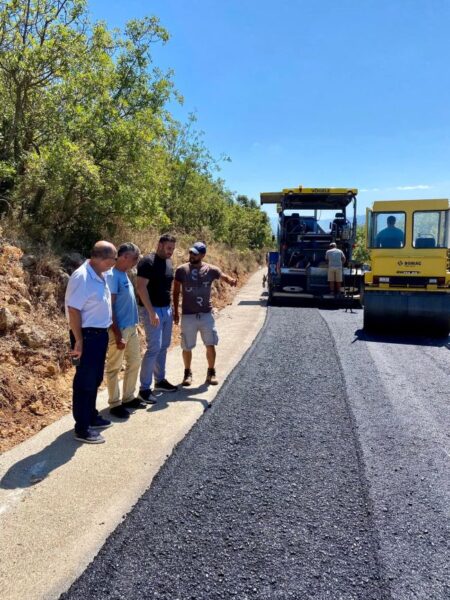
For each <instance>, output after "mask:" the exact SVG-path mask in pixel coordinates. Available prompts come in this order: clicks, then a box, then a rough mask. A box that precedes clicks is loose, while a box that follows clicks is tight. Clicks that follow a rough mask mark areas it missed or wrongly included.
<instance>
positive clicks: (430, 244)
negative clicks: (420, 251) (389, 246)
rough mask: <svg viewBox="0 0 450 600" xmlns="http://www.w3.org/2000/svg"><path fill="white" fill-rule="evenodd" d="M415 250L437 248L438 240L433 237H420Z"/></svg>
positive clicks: (415, 243)
mask: <svg viewBox="0 0 450 600" xmlns="http://www.w3.org/2000/svg"><path fill="white" fill-rule="evenodd" d="M414 247H415V248H436V240H435V239H434V237H433V236H432V235H430V236H428V237H418V238H416V241H415V242H414Z"/></svg>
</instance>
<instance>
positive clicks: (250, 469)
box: [62, 307, 450, 600]
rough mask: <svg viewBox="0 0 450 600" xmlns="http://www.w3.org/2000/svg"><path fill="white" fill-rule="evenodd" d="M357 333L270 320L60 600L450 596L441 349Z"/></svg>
mask: <svg viewBox="0 0 450 600" xmlns="http://www.w3.org/2000/svg"><path fill="white" fill-rule="evenodd" d="M361 322H362V318H361V313H360V311H357V312H355V313H350V312H345V311H344V310H342V309H337V310H326V309H322V310H319V309H317V308H308V307H272V308H269V310H268V317H267V321H266V324H265V326H264V327H263V329H262V330H261V332H260V334H259V337H258V338H257V340H256V341H255V343H254V345H253V347H252V348H251V350H250V351H249V352H248V353H247V355H246V356H245V357H244V359H243V360H242V361H241V363H240V364H239V366H238V367H237V368H236V369H235V370H234V371H233V373H232V374H231V376H230V377H229V379H228V381H227V382H226V383H225V385H224V386H223V388H222V389H221V391H220V392H219V394H218V396H217V398H216V400H215V402H214V403H213V407H212V408H211V409H210V410H209V411H207V412H206V413H205V415H204V416H203V417H202V419H200V421H199V422H198V423H197V424H196V425H195V426H194V428H193V429H192V430H191V432H190V433H189V434H188V435H187V437H186V438H185V439H184V440H183V441H182V442H181V443H180V444H179V445H178V446H177V448H176V450H175V451H174V453H173V454H172V456H171V457H170V458H169V460H168V461H167V462H166V463H165V465H164V466H163V467H162V469H161V471H160V472H159V474H158V475H157V476H156V477H155V479H154V480H153V482H152V485H151V487H150V488H149V489H148V490H147V491H146V493H145V494H144V495H143V497H142V498H141V499H140V500H139V502H138V503H137V504H136V506H135V507H134V508H133V510H132V511H131V512H130V513H129V515H128V516H127V517H126V519H125V520H124V522H123V523H122V524H121V525H120V526H119V527H118V528H117V530H116V531H115V532H114V533H113V534H112V535H111V536H110V538H109V539H108V540H107V542H106V543H105V545H104V547H103V548H102V550H101V551H100V552H99V554H98V556H97V557H96V559H95V560H94V561H93V563H92V564H91V565H90V566H89V567H88V569H87V570H86V571H85V573H84V574H83V575H82V576H81V577H80V578H79V579H78V580H77V581H76V582H75V583H74V584H73V585H72V587H71V588H70V590H69V591H68V592H67V593H66V594H64V595H63V596H62V598H65V599H78V598H80V599H81V598H83V599H85V598H89V599H96V598H99V599H100V598H102V599H103V598H104V599H107V598H108V599H114V600H116V599H117V600H118V599H124V600H125V599H126V600H131V599H135V598H136V599H137V598H155V599H156V598H158V599H166V600H175V599H180V600H187V599H194V598H195V599H204V600H215V599H216V598H217V599H219V598H226V599H228V598H238V599H239V600H243V599H246V598H261V599H272V598H273V599H284V598H293V599H299V600H300V599H317V600H322V599H333V600H338V599H342V600H353V599H361V600H372V599H374V600H375V599H395V600H410V599H423V600H432V599H436V600H437V599H439V600H441V599H450V579H449V574H448V572H449V569H448V566H449V564H450V545H449V540H450V535H449V533H450V531H449V529H450V519H449V510H450V509H449V507H450V476H449V474H450V473H449V466H450V439H449V432H450V409H449V404H450V403H449V402H448V394H449V392H448V387H449V386H448V384H447V381H448V373H449V370H450V353H449V350H448V347H447V343H446V342H443V341H440V342H439V341H435V340H420V341H419V340H398V339H392V340H390V339H386V338H367V337H365V336H364V335H363V334H362V333H361V331H360V329H361ZM237 343H238V340H237ZM124 485H126V482H124Z"/></svg>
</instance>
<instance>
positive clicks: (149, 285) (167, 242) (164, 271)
mask: <svg viewBox="0 0 450 600" xmlns="http://www.w3.org/2000/svg"><path fill="white" fill-rule="evenodd" d="M175 243H176V239H175V238H174V236H173V235H170V234H168V233H165V234H164V235H162V236H161V237H160V238H159V241H158V245H157V247H156V251H155V252H150V254H147V255H146V256H144V257H143V258H142V259H141V260H140V261H139V264H138V268H137V279H136V289H137V293H138V296H139V313H140V317H141V321H142V323H143V325H144V329H145V337H146V341H147V350H146V352H145V354H144V357H143V359H142V364H141V375H140V379H141V382H140V389H139V396H138V398H140V400H142V401H143V402H145V403H146V404H155V403H156V396H155V395H154V394H153V390H152V381H153V376H154V377H155V390H158V391H162V392H176V391H177V389H178V388H177V386H176V385H172V384H171V383H169V382H168V381H167V379H166V357H167V349H168V348H169V346H170V340H171V338H172V325H173V315H172V307H171V305H170V291H171V288H172V282H173V264H172V260H171V258H172V255H173V252H174V250H175Z"/></svg>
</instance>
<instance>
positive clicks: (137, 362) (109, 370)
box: [105, 325, 141, 408]
mask: <svg viewBox="0 0 450 600" xmlns="http://www.w3.org/2000/svg"><path fill="white" fill-rule="evenodd" d="M121 332H122V337H123V339H124V340H125V341H126V343H127V345H126V346H125V348H124V349H123V350H119V349H118V348H117V346H116V339H115V337H114V333H113V331H112V329H110V330H109V344H108V354H107V356H106V369H105V373H106V382H107V385H108V403H109V406H110V407H111V408H112V407H113V406H119V405H120V404H122V403H123V404H125V403H126V402H130V401H131V400H133V398H134V397H135V391H136V382H137V378H138V374H139V368H140V366H141V349H140V346H139V336H138V332H137V327H136V325H133V327H126V328H125V329H122V330H121ZM124 359H125V374H124V376H123V387H122V400H121V399H120V389H119V373H120V370H121V368H122V364H123V360H124Z"/></svg>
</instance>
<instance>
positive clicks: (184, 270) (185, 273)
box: [173, 242, 237, 386]
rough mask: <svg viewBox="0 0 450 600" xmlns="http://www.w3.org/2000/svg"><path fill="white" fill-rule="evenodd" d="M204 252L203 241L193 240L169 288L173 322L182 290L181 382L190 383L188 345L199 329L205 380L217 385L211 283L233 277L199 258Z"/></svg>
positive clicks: (232, 282) (192, 344)
mask: <svg viewBox="0 0 450 600" xmlns="http://www.w3.org/2000/svg"><path fill="white" fill-rule="evenodd" d="M205 254H206V245H205V243H204V242H196V243H195V244H194V245H193V246H192V248H190V249H189V262H187V263H185V264H183V265H181V266H180V267H178V269H177V270H176V272H175V283H174V288H173V305H174V313H173V314H174V322H175V323H178V322H179V320H180V316H179V312H178V305H179V298H180V290H181V289H182V290H183V302H182V317H181V348H182V350H183V362H184V377H183V383H182V385H184V386H189V385H191V383H192V371H191V362H192V349H193V348H194V347H195V345H196V343H197V334H198V332H200V335H201V336H202V340H203V343H204V344H205V346H206V359H207V361H208V371H207V374H206V383H208V384H210V385H217V384H218V381H217V377H216V370H215V363H216V348H215V347H216V346H217V344H218V342H219V336H218V335H217V329H216V324H215V320H214V316H213V314H212V303H211V285H212V282H213V281H215V280H216V279H220V280H222V281H226V283H228V284H230V285H231V286H235V285H236V283H237V281H236V279H233V278H232V277H230V276H229V275H225V274H224V273H222V271H221V270H220V269H219V267H215V266H213V265H210V264H208V263H204V262H203V259H204V258H205Z"/></svg>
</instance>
